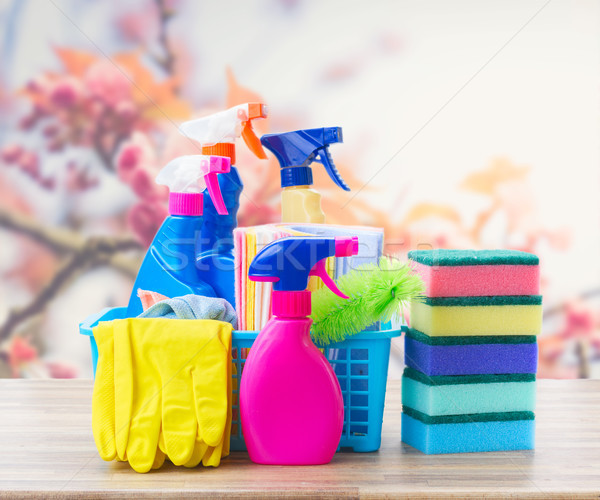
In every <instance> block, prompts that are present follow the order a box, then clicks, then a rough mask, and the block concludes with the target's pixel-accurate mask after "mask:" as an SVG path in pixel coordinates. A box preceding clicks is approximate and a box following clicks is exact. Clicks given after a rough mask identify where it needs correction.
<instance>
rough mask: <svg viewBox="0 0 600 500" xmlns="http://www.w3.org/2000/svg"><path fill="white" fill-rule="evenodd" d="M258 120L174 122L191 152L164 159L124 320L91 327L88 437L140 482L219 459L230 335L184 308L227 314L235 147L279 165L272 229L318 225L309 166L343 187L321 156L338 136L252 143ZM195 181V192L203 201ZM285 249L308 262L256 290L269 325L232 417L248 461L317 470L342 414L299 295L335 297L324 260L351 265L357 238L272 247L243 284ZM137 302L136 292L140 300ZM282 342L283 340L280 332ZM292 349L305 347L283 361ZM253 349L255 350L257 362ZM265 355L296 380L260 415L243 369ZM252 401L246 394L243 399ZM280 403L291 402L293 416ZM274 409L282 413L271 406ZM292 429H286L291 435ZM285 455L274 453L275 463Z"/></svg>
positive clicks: (232, 117) (205, 314) (239, 109)
mask: <svg viewBox="0 0 600 500" xmlns="http://www.w3.org/2000/svg"><path fill="white" fill-rule="evenodd" d="M266 116H267V109H266V106H265V105H264V104H261V103H249V104H243V105H239V106H235V107H234V108H231V109H229V110H226V111H224V112H221V113H217V114H214V115H211V116H209V117H206V118H201V119H198V120H193V121H190V122H186V123H184V124H183V125H182V126H181V132H182V133H183V134H184V135H186V136H187V137H189V138H191V139H193V140H195V141H198V142H199V143H200V144H201V145H202V153H203V154H202V155H192V156H183V157H180V158H176V159H174V160H173V161H171V162H170V163H168V164H167V165H166V166H165V167H164V168H163V170H162V171H161V172H160V173H159V175H158V177H157V179H156V181H157V183H159V184H163V185H166V186H168V187H169V190H170V194H169V216H168V217H167V218H166V220H165V221H164V223H163V224H162V226H161V227H160V229H159V230H158V232H157V234H156V236H155V238H154V240H153V241H152V243H151V245H150V248H149V250H148V252H147V254H146V256H145V258H144V260H143V262H142V265H141V268H140V271H139V273H138V276H137V279H136V281H135V284H134V288H133V291H132V294H131V297H130V300H129V304H128V307H127V318H125V319H118V320H114V321H111V322H100V323H99V324H98V326H96V327H95V328H94V338H95V341H96V343H97V347H98V353H99V357H98V366H97V371H96V383H95V387H94V397H93V430H94V437H95V440H96V444H97V447H98V450H99V452H100V455H101V457H102V458H104V459H105V460H113V459H118V460H128V461H129V463H130V464H131V466H132V467H133V468H134V469H135V470H137V471H140V472H146V471H148V470H150V469H151V468H157V467H160V466H161V465H162V463H163V462H164V460H165V458H169V459H170V460H171V461H172V462H173V463H174V464H176V465H185V466H188V467H191V466H195V465H197V464H199V463H200V462H202V463H203V464H204V465H213V466H215V465H218V464H219V461H220V458H221V457H222V456H225V455H227V453H228V452H229V433H230V427H231V410H232V404H231V400H230V399H231V372H230V371H231V361H230V360H231V331H232V324H231V323H233V324H236V323H235V321H231V318H230V317H229V316H227V315H226V314H225V315H221V316H215V315H214V314H213V313H214V312H215V308H214V307H213V306H214V304H210V305H209V306H208V307H207V308H200V307H198V308H195V306H194V304H196V302H197V301H195V300H193V297H197V298H198V299H203V301H204V305H206V301H208V300H209V298H211V297H220V298H221V299H211V300H223V302H224V303H225V304H227V306H228V307H229V309H230V310H231V309H232V308H231V305H230V304H233V303H235V300H236V296H235V288H236V286H235V285H234V282H235V276H234V274H235V266H234V255H233V248H234V245H233V230H234V229H235V227H236V225H237V218H236V216H237V211H238V208H239V198H240V193H241V190H242V187H243V185H242V181H241V179H240V176H239V172H238V171H237V169H236V167H235V166H234V164H235V161H236V156H235V144H234V142H235V139H236V138H238V137H240V136H241V137H243V138H244V140H245V142H246V144H247V146H248V147H249V149H250V150H251V151H252V152H253V153H254V154H255V155H256V156H257V157H259V158H263V159H264V158H266V155H265V153H264V151H263V149H262V145H261V142H262V144H264V145H265V147H267V148H268V149H270V150H271V151H273V153H274V154H275V155H276V157H277V158H278V159H279V161H280V163H281V166H282V171H281V175H282V187H283V188H284V193H283V194H282V205H283V212H284V220H289V221H294V222H318V223H322V222H324V215H323V213H322V210H321V207H320V195H318V193H316V192H315V191H314V190H312V189H310V185H311V184H312V174H311V170H310V168H309V165H310V163H311V162H313V161H319V162H321V163H322V164H323V165H324V166H325V168H326V170H327V172H328V173H329V175H330V176H331V177H332V179H333V180H334V182H335V183H336V184H337V185H338V186H340V187H342V188H343V189H346V190H347V189H348V187H347V186H346V185H345V183H344V182H343V180H342V179H341V177H340V176H339V174H338V172H337V170H336V169H335V166H334V164H333V162H332V160H331V156H330V154H329V151H328V146H329V144H332V143H335V142H341V140H342V134H341V129H340V128H337V127H329V128H322V129H311V130H300V131H296V132H290V133H287V134H278V135H275V134H273V135H267V136H263V138H262V141H261V140H259V139H258V137H257V136H256V135H255V133H254V131H253V128H252V121H253V120H254V119H258V118H266ZM202 180H203V181H204V183H205V184H206V190H204V192H203V189H202V186H201V181H202ZM346 234H347V232H346ZM291 243H293V244H294V245H296V244H298V245H299V247H298V248H301V249H305V250H306V249H308V248H310V249H311V253H310V255H309V254H306V255H305V257H306V258H309V259H312V260H311V261H310V263H309V264H310V265H309V266H308V268H307V269H306V272H305V273H304V274H303V275H302V276H297V278H298V279H296V280H295V281H294V279H292V276H295V272H296V271H297V270H295V268H292V267H290V266H289V262H287V261H286V262H287V263H286V262H284V263H283V267H282V264H281V262H280V263H279V267H278V269H279V271H280V273H279V274H277V275H270V276H269V277H268V279H267V278H266V277H265V276H263V277H264V278H265V281H266V282H271V281H278V283H276V285H275V287H274V288H275V292H274V294H273V299H274V302H273V312H274V314H275V315H276V316H280V317H281V318H275V319H273V320H272V321H271V322H270V323H269V324H268V325H267V328H266V329H265V332H264V334H262V335H261V336H259V338H258V339H257V343H256V344H255V346H254V347H253V349H252V351H251V352H252V353H253V354H252V356H251V357H250V358H249V359H248V361H247V363H246V371H245V376H244V378H243V379H242V381H243V384H245V385H244V386H243V388H242V390H241V392H240V396H241V397H243V402H242V403H241V405H242V409H241V412H242V414H245V415H246V418H245V419H244V420H245V422H244V420H243V425H244V428H245V429H246V430H247V432H246V433H245V434H246V438H247V440H248V442H249V443H250V444H249V448H250V449H251V457H253V458H254V459H256V461H259V462H269V463H323V462H325V461H329V460H330V459H331V456H332V455H333V453H334V452H335V449H336V448H337V445H338V443H339V439H340V433H341V428H342V424H343V402H342V397H341V392H340V387H339V383H338V382H337V379H336V377H335V374H334V373H333V371H332V369H331V366H330V365H329V363H328V362H327V360H326V359H325V358H324V356H323V354H322V353H321V352H320V351H319V350H318V349H317V348H316V347H315V346H314V345H313V344H312V342H311V340H310V337H309V330H310V324H311V320H310V319H309V318H308V317H307V316H308V315H309V314H310V292H309V291H304V290H305V289H306V288H307V286H308V276H309V274H310V275H315V276H319V277H320V278H321V279H322V280H323V282H324V283H325V284H327V286H329V287H330V288H332V289H334V290H337V288H336V285H335V283H334V282H333V280H332V278H331V276H330V274H328V272H327V266H326V264H325V260H323V259H325V258H326V257H333V256H336V255H337V256H340V257H341V256H350V255H356V254H357V252H358V240H357V239H356V238H354V239H351V238H347V237H346V238H337V239H336V238H333V237H323V238H313V239H310V238H309V237H306V238H305V237H297V238H296V239H295V240H294V239H292V240H280V241H278V242H275V243H273V246H271V247H266V248H265V249H264V250H263V252H261V253H260V255H259V256H257V257H256V259H255V264H253V265H252V266H250V267H251V270H250V278H251V279H252V280H257V281H261V277H260V273H257V272H256V271H257V269H258V268H259V267H260V263H261V262H263V261H264V260H265V256H266V255H268V254H269V252H272V251H273V249H279V248H282V247H284V246H285V247H286V248H288V249H289V247H288V245H289V244H291ZM381 246H382V245H381V244H380V245H379V248H378V255H380V254H381V248H380V247H381ZM269 249H270V250H269ZM313 250H315V251H316V253H314V252H313ZM275 253H277V252H275ZM302 255H304V254H302ZM315 255H316V256H318V258H316V260H315ZM282 256H283V257H284V260H285V259H287V258H289V256H288V255H285V252H284V254H282V255H280V257H282ZM303 258H304V257H303ZM290 286H291V287H290ZM238 288H239V287H238ZM140 290H146V292H142V293H141V295H140V296H139V297H138V293H139V291H140ZM186 296H187V297H189V298H188V299H186V298H185V297H186ZM165 297H174V299H172V300H169V299H165V300H162V301H159V302H158V303H156V304H155V305H153V306H152V307H151V308H150V309H148V310H147V311H146V312H145V313H142V312H143V307H142V305H143V304H145V305H146V306H147V305H148V303H149V302H154V301H155V300H156V299H157V298H161V299H162V298H165ZM140 298H141V299H142V300H140ZM201 302H202V301H201ZM224 310H225V311H227V307H225V308H224ZM221 312H223V311H221ZM192 313H197V314H193V315H192V316H191V317H194V318H199V319H197V320H194V321H173V320H172V319H171V318H173V317H177V318H179V319H182V318H185V319H190V314H192ZM267 316H270V314H269V315H267ZM202 318H204V319H202ZM206 318H210V319H206ZM219 319H227V320H229V321H230V323H225V322H223V321H218V320H219ZM236 321H237V318H236ZM280 330H281V331H285V332H287V334H289V337H288V336H287V335H282V334H278V333H277V332H279V331H280ZM292 333H295V335H292ZM271 337H273V338H275V339H279V340H280V341H281V345H280V346H279V347H277V346H275V348H273V346H271V347H268V345H269V340H268V339H269V338H271ZM286 338H287V340H286ZM290 342H291V343H292V344H294V346H296V345H298V344H299V343H300V344H301V345H302V346H303V347H302V349H300V350H297V349H296V348H295V347H292V348H291V349H290V348H289V345H290V344H289V343H290ZM286 345H287V347H286ZM262 346H267V349H266V351H265V353H264V354H261V353H262V352H263V347H262ZM273 349H275V350H274V351H273ZM286 349H287V350H286ZM271 351H273V352H271ZM280 351H281V352H280ZM281 353H284V355H283V356H282V357H280V356H281ZM265 356H266V357H267V358H269V359H280V360H286V364H287V368H286V372H288V373H289V364H290V363H292V364H293V365H294V367H295V368H294V369H293V372H294V373H295V374H296V378H295V380H294V381H293V383H292V382H291V381H288V382H289V383H286V387H285V388H282V387H280V388H279V389H280V392H279V393H277V394H275V397H276V399H277V400H279V404H278V406H279V409H278V411H276V412H268V413H269V414H268V415H266V414H265V412H264V410H265V408H266V407H265V405H266V404H269V405H270V406H271V407H272V404H271V403H268V401H267V400H269V399H270V398H271V399H270V400H271V401H272V397H273V394H274V393H272V391H270V389H269V388H265V387H264V386H263V385H262V384H263V382H261V381H260V380H258V379H257V378H256V376H255V375H253V374H254V373H255V372H257V373H260V370H261V369H262V367H261V363H260V362H255V361H253V360H254V359H257V360H260V359H262V358H263V357H265ZM279 368H281V367H279ZM279 368H277V364H276V363H275V364H274V365H273V367H272V368H271V369H272V370H275V372H277V370H278V369H279ZM281 375H282V373H275V375H274V376H273V377H272V380H273V381H276V380H279V379H280V378H281ZM310 380H312V382H309V381H310ZM315 387H318V388H319V389H318V390H315ZM244 394H246V396H244ZM251 394H254V396H251V397H248V396H249V395H251ZM290 398H292V399H294V401H296V404H295V405H292V403H291V399H290ZM282 401H283V403H285V404H280V403H281V402H282ZM292 406H295V407H294V408H293V407H292ZM317 409H318V411H317ZM292 414H293V415H294V417H292V416H291V415H292ZM266 417H268V418H267V420H268V422H272V421H273V418H275V421H278V422H280V425H279V426H278V429H279V431H278V433H277V434H276V435H275V438H272V436H271V437H269V436H270V434H269V432H268V429H269V428H271V430H272V427H271V424H267V426H266V427H265V418H266ZM298 419H300V420H302V421H303V422H304V427H305V428H307V427H308V428H310V429H312V430H311V433H310V436H312V440H311V439H308V436H304V435H303V434H299V433H298V432H297V427H299V426H298V425H296V424H297V423H298V422H297V421H298ZM293 422H296V424H294V423H293ZM290 425H291V427H290ZM294 428H296V431H295V432H292V429H294ZM292 436H295V439H296V440H297V439H298V437H299V436H302V437H301V438H300V441H297V442H294V443H290V442H289V439H291V438H292ZM324 442H326V443H327V444H326V446H324V445H323V443H324ZM274 443H275V444H274ZM271 445H273V446H274V448H272V446H271ZM299 446H301V449H300V448H298V447H299ZM284 448H285V450H286V451H285V452H282V450H283V449H284Z"/></svg>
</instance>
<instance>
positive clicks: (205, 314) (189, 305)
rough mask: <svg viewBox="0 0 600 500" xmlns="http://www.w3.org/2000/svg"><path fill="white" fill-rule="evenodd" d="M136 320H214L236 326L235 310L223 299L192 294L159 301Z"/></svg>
mask: <svg viewBox="0 0 600 500" xmlns="http://www.w3.org/2000/svg"><path fill="white" fill-rule="evenodd" d="M138 318H168V319H216V320H217V321H225V322H226V323H231V325H232V326H233V328H234V329H236V328H237V324H238V318H237V314H236V312H235V309H234V308H233V307H232V305H231V304H230V303H229V302H227V301H226V300H225V299H219V298H215V297H204V296H202V295H193V294H190V295H183V296H181V297H174V298H172V299H166V300H161V301H160V302H157V303H156V304H154V305H152V306H150V307H149V308H148V309H147V310H145V311H144V312H143V313H142V314H140V315H139V316H138Z"/></svg>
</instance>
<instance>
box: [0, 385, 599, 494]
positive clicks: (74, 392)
mask: <svg viewBox="0 0 600 500" xmlns="http://www.w3.org/2000/svg"><path fill="white" fill-rule="evenodd" d="M91 395H92V382H91V381H89V380H71V381H59V380H47V381H27V380H0V498H32V497H36V498H130V499H137V498H191V497H202V498H211V497H217V498H221V497H224V496H227V495H231V496H233V497H238V498H241V497H257V498H280V497H313V498H318V497H325V498H336V497H351V498H359V497H360V498H371V497H373V498H376V497H378V498H382V497H384V498H398V497H410V498H417V497H428V498H432V497H455V498H458V497H460V498H463V497H518V498H549V497H558V498H599V497H600V380H596V381H592V380H572V381H553V380H542V381H539V384H538V410H537V435H536V438H537V448H536V450H535V451H521V452H502V453H479V454H474V453H473V454H462V455H437V456H427V455H423V454H422V453H420V452H418V451H417V450H415V449H413V448H411V447H409V446H407V445H404V444H402V443H401V442H400V383H399V382H395V381H393V382H390V383H389V384H388V394H387V405H386V411H385V417H384V423H383V442H382V447H381V449H380V450H379V452H376V453H367V454H358V453H338V454H337V455H336V456H335V458H334V460H333V462H332V463H331V464H329V465H324V466H316V467H274V466H260V465H255V464H253V463H252V462H250V461H249V459H248V456H247V455H246V454H245V453H239V452H238V453H233V454H232V455H231V456H230V457H228V458H226V459H224V460H223V461H222V463H221V466H220V467H219V468H217V469H209V468H203V467H198V468H196V469H184V468H179V467H174V466H173V465H171V464H168V465H165V466H164V467H163V468H162V469H161V470H159V471H155V472H151V473H149V474H137V473H135V472H134V471H133V470H131V469H130V468H129V466H128V465H127V464H126V463H116V462H110V463H109V462H103V461H102V460H101V459H100V458H99V457H98V454H97V453H96V448H95V445H94V441H93V438H92V431H91Z"/></svg>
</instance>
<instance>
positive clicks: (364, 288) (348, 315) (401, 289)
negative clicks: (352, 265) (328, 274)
mask: <svg viewBox="0 0 600 500" xmlns="http://www.w3.org/2000/svg"><path fill="white" fill-rule="evenodd" d="M337 285H338V287H339V288H340V290H341V291H342V292H344V293H345V294H346V295H348V296H349V297H350V298H349V299H342V298H341V297H338V296H337V295H335V294H334V293H333V292H331V291H330V290H329V289H328V288H326V287H323V288H321V289H320V290H318V291H316V292H314V293H313V295H312V311H313V312H312V315H311V318H312V319H313V325H312V329H311V334H312V337H313V340H314V341H315V343H316V344H317V345H320V346H325V345H328V344H331V343H334V342H341V341H342V340H344V339H345V338H346V337H348V336H350V335H354V334H356V333H359V332H361V331H362V330H364V329H365V328H367V327H368V326H370V325H372V324H373V323H375V322H376V321H383V322H387V321H390V320H391V319H392V318H393V317H400V316H402V317H404V307H405V306H406V305H407V303H408V302H409V301H410V300H413V299H417V298H420V297H422V295H423V293H424V290H425V287H424V284H423V281H422V280H421V278H420V277H419V276H418V275H416V274H414V273H413V271H412V269H411V267H410V265H409V264H407V263H404V262H401V261H400V260H398V259H396V258H395V257H381V258H380V259H379V264H365V265H363V266H360V267H358V268H357V269H355V270H353V271H350V272H349V273H348V274H345V275H343V276H341V277H340V278H339V279H338V280H337Z"/></svg>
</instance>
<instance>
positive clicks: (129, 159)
mask: <svg viewBox="0 0 600 500" xmlns="http://www.w3.org/2000/svg"><path fill="white" fill-rule="evenodd" d="M143 157H144V151H143V150H142V148H141V147H140V146H138V145H137V144H132V143H128V144H125V145H123V147H122V148H121V151H120V152H119V154H118V156H117V173H118V175H119V178H120V179H121V180H123V181H124V182H129V181H130V179H131V176H132V175H133V173H134V172H135V171H136V170H137V169H138V167H140V166H141V164H142V160H143Z"/></svg>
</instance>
